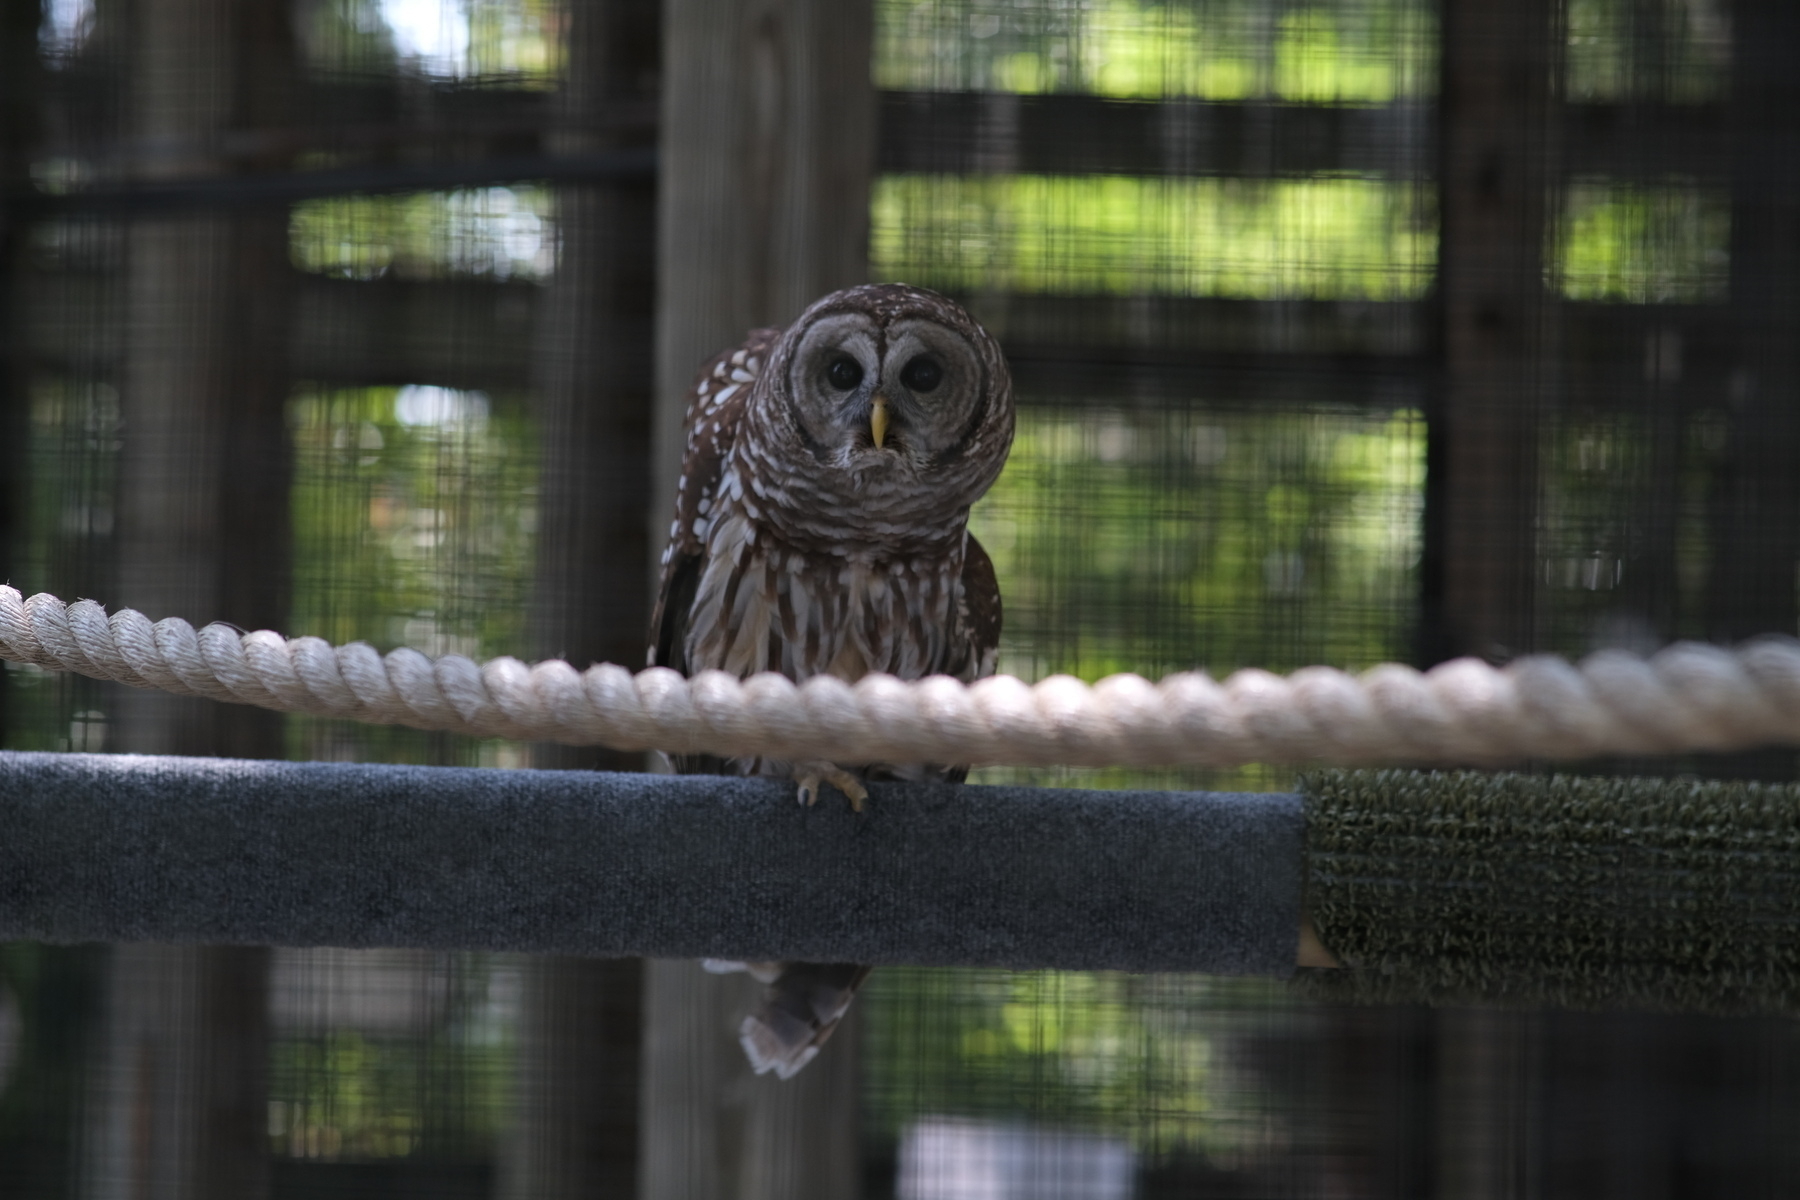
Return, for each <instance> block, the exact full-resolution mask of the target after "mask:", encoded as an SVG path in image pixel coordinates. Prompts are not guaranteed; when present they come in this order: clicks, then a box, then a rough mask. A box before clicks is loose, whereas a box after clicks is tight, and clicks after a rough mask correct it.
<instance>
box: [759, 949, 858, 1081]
mask: <svg viewBox="0 0 1800 1200" xmlns="http://www.w3.org/2000/svg"><path fill="white" fill-rule="evenodd" d="M868 977H869V968H868V967H865V966H862V965H860V964H858V963H784V964H782V970H781V972H780V974H778V975H776V976H775V977H774V978H773V979H771V980H768V981H767V982H768V987H767V989H765V990H764V992H763V1002H762V1005H761V1007H759V1008H758V1009H757V1010H756V1011H755V1012H753V1013H751V1014H750V1015H749V1016H747V1017H745V1018H744V1023H743V1024H742V1025H740V1026H739V1027H738V1041H739V1042H740V1043H742V1045H743V1047H744V1053H745V1054H747V1055H749V1057H750V1065H751V1066H752V1067H754V1068H755V1069H756V1073H757V1074H758V1075H761V1074H763V1073H765V1072H768V1071H773V1072H775V1074H776V1075H777V1076H779V1077H780V1078H782V1079H792V1078H793V1077H794V1075H795V1074H796V1073H797V1072H798V1071H799V1070H800V1068H801V1067H804V1066H805V1065H806V1064H807V1063H809V1062H811V1061H812V1060H813V1057H814V1056H815V1055H817V1054H818V1053H819V1047H820V1046H823V1045H824V1044H825V1039H826V1038H829V1037H830V1036H831V1034H832V1031H833V1030H835V1029H836V1028H837V1026H838V1022H839V1021H841V1020H843V1017H844V1013H845V1012H847V1011H848V1010H849V1008H850V1001H851V1000H852V999H853V998H855V996H856V989H857V988H859V987H861V986H862V981H863V980H865V979H867V978H868Z"/></svg>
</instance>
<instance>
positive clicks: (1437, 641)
mask: <svg viewBox="0 0 1800 1200" xmlns="http://www.w3.org/2000/svg"><path fill="white" fill-rule="evenodd" d="M1557 11H1558V7H1557V6H1556V5H1554V4H1553V3H1551V2H1550V0H1519V2H1518V3H1512V4H1493V3H1489V2H1488V0H1445V3H1444V5H1443V8H1442V21H1443V26H1442V30H1443V32H1442V37H1443V41H1442V49H1441V54H1440V63H1441V69H1442V76H1441V79H1442V83H1441V87H1440V92H1439V109H1438V122H1439V124H1438V136H1439V138H1440V152H1439V166H1438V198H1439V200H1438V203H1439V220H1440V222H1441V235H1440V242H1439V246H1440V251H1439V255H1440V257H1439V262H1438V279H1437V286H1438V297H1437V299H1438V304H1439V314H1440V317H1439V319H1440V336H1441V339H1442V354H1443V378H1442V383H1441V391H1440V393H1439V396H1438V400H1437V406H1436V410H1435V411H1434V412H1433V413H1432V414H1431V431H1430V441H1429V444H1428V449H1427V455H1428V459H1427V483H1426V501H1425V503H1426V526H1425V563H1424V595H1423V597H1422V599H1423V612H1422V614H1421V617H1422V620H1421V631H1420V633H1421V636H1420V646H1419V650H1418V655H1419V658H1420V659H1421V660H1422V662H1421V665H1425V664H1429V663H1433V662H1438V661H1442V660H1443V659H1446V658H1452V657H1456V656H1458V655H1463V654H1474V655H1478V656H1481V657H1484V658H1488V659H1490V660H1495V661H1499V660H1505V659H1508V658H1512V657H1514V656H1516V655H1519V654H1524V653H1527V652H1529V651H1531V650H1533V649H1535V648H1536V644H1537V639H1538V637H1539V636H1540V631H1539V628H1538V619H1537V605H1538V601H1537V595H1538V547H1537V537H1538V529H1537V512H1538V495H1539V484H1538V472H1539V461H1538V459H1539V456H1538V438H1539V436H1540V434H1541V428H1542V420H1543V413H1544V407H1545V406H1544V404H1543V393H1544V389H1545V385H1546V382H1547V380H1548V379H1549V378H1550V370H1549V367H1548V360H1549V359H1550V357H1551V355H1552V354H1553V353H1554V347H1553V344H1552V341H1551V339H1550V338H1549V336H1548V332H1547V330H1548V326H1549V317H1550V313H1551V299H1550V297H1549V296H1548V294H1547V290H1546V287H1545V282H1544V252H1545V240H1546V235H1547V232H1548V230H1549V228H1550V220H1551V214H1552V211H1553V210H1552V207H1551V206H1552V202H1553V200H1552V193H1553V187H1554V183H1555V179H1554V176H1553V174H1552V172H1553V170H1554V169H1555V161H1556V159H1555V155H1554V149H1555V147H1554V142H1553V140H1552V139H1553V137H1554V130H1555V127H1556V118H1557V90H1558V88H1557V84H1558V79H1559V58H1560V55H1559V49H1560V45H1561V29H1560V27H1559V24H1558V21H1557V19H1556V13H1557ZM1434 1041H1435V1046H1434V1047H1433V1048H1432V1051H1431V1057H1432V1059H1433V1060H1434V1063H1435V1074H1434V1077H1433V1079H1432V1082H1431V1085H1430V1086H1431V1088H1432V1090H1433V1092H1434V1093H1435V1095H1434V1097H1433V1102H1432V1103H1431V1104H1430V1105H1428V1106H1427V1108H1428V1110H1429V1120H1430V1125H1431V1127H1430V1128H1429V1129H1422V1130H1419V1131H1418V1133H1419V1135H1420V1137H1421V1140H1423V1141H1424V1142H1426V1143H1428V1144H1429V1145H1430V1148H1431V1149H1430V1153H1429V1156H1428V1160H1429V1163H1430V1166H1431V1174H1432V1175H1433V1176H1434V1180H1433V1194H1434V1195H1439V1196H1443V1197H1445V1198H1446V1200H1508V1198H1510V1197H1517V1196H1524V1195H1527V1194H1530V1191H1531V1184H1532V1173H1533V1167H1532V1159H1531V1154H1532V1146H1531V1143H1530V1139H1529V1137H1528V1131H1529V1129H1530V1127H1531V1108H1530V1105H1531V1102H1532V1094H1531V1088H1530V1086H1529V1081H1530V1079H1531V1078H1532V1075H1533V1072H1534V1071H1535V1070H1536V1065H1535V1064H1536V1061H1537V1059H1536V1055H1537V1053H1538V1047H1539V1046H1540V1045H1541V1037H1540V1036H1539V1035H1538V1032H1537V1030H1536V1028H1535V1026H1533V1025H1532V1024H1531V1023H1530V1022H1528V1021H1525V1020H1523V1019H1521V1018H1520V1017H1519V1016H1518V1015H1517V1014H1508V1013H1503V1012H1499V1011H1492V1010H1484V1009H1474V1010H1462V1011H1457V1010H1450V1011H1446V1012H1444V1013H1443V1014H1441V1015H1440V1016H1439V1018H1438V1020H1437V1022H1436V1028H1435V1037H1434Z"/></svg>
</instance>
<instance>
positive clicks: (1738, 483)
mask: <svg viewBox="0 0 1800 1200" xmlns="http://www.w3.org/2000/svg"><path fill="white" fill-rule="evenodd" d="M1731 29H1732V41H1733V46H1732V63H1733V69H1732V75H1733V89H1732V104H1731V121H1730V128H1731V131H1732V138H1733V145H1732V180H1731V306H1732V312H1731V322H1730V326H1731V329H1732V332H1733V335H1734V337H1735V338H1736V340H1737V346H1736V359H1737V361H1736V364H1735V370H1734V371H1733V373H1732V377H1731V379H1730V381H1729V384H1728V394H1727V403H1728V405H1729V408H1728V410H1727V411H1728V412H1729V415H1730V420H1731V425H1730V432H1729V435H1728V440H1727V443H1726V447H1725V455H1724V461H1723V462H1722V463H1721V464H1720V465H1719V467H1718V468H1717V469H1716V470H1715V472H1714V480H1715V483H1714V486H1713V497H1712V514H1711V516H1712V520H1711V526H1712V527H1711V529H1710V530H1709V531H1708V534H1709V536H1708V541H1709V543H1710V546H1709V549H1710V552H1711V558H1710V571H1709V580H1708V583H1709V586H1708V588H1707V617H1708V629H1707V632H1708V634H1709V635H1710V636H1712V637H1715V638H1718V639H1720V640H1723V641H1738V640H1741V639H1743V638H1747V637H1752V636H1754V635H1756V634H1759V633H1785V634H1787V635H1789V636H1793V635H1794V634H1796V633H1800V628H1797V627H1796V625H1797V621H1796V618H1797V616H1800V606H1797V602H1796V597H1795V569H1796V566H1797V565H1800V470H1796V464H1797V463H1800V193H1797V192H1796V189H1797V188H1800V110H1797V109H1796V108H1795V105H1796V104H1797V103H1800V73H1797V72H1796V70H1795V61H1794V55H1795V53H1796V52H1800V10H1797V9H1796V8H1795V6H1794V5H1792V4H1789V3H1785V2H1784V0H1744V2H1743V3H1741V4H1738V5H1734V6H1733V8H1732V25H1731ZM1757 757H1758V759H1759V760H1761V762H1762V764H1763V765H1764V766H1767V767H1776V766H1777V765H1778V764H1779V769H1780V776H1783V777H1784V776H1789V775H1791V773H1792V770H1793V760H1794V756H1793V755H1792V754H1789V753H1776V754H1763V755H1758V756H1757ZM1765 777H1768V776H1765Z"/></svg>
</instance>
